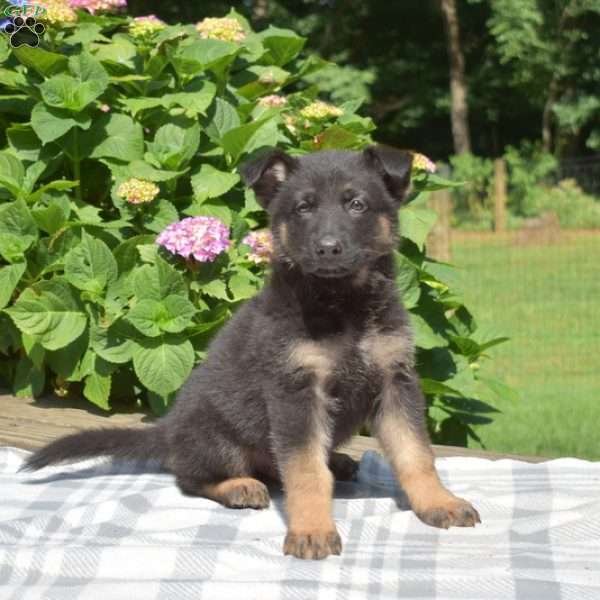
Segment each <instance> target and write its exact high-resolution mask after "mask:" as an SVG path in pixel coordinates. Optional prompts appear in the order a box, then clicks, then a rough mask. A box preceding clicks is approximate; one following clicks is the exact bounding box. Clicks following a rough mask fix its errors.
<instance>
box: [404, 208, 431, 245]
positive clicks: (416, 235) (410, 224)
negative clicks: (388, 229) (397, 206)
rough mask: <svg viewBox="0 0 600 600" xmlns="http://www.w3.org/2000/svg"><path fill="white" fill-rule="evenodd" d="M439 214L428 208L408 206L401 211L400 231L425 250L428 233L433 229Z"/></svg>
mask: <svg viewBox="0 0 600 600" xmlns="http://www.w3.org/2000/svg"><path fill="white" fill-rule="evenodd" d="M436 219H437V215H436V213H435V212H434V211H432V210H429V209H426V208H412V207H410V206H409V207H406V208H403V209H402V210H401V211H400V226H401V227H400V231H401V233H402V235H403V236H404V237H406V238H408V239H409V240H411V241H413V242H414V243H415V244H416V245H417V246H418V247H419V249H420V250H423V247H424V245H425V240H426V239H427V235H428V234H429V232H430V231H431V228H432V227H433V225H434V223H435V221H436Z"/></svg>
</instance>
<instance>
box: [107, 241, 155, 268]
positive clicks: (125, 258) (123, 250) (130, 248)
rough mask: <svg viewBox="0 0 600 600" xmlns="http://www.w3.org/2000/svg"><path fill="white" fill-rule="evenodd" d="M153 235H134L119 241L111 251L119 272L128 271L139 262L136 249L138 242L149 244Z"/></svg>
mask: <svg viewBox="0 0 600 600" xmlns="http://www.w3.org/2000/svg"><path fill="white" fill-rule="evenodd" d="M154 238H155V236H153V235H136V236H134V237H132V238H129V239H127V240H125V241H124V242H121V243H120V244H119V245H118V246H117V247H116V248H115V249H114V252H113V255H114V257H115V259H116V261H117V265H118V266H119V274H120V275H122V274H123V273H128V272H129V271H131V270H132V269H133V268H134V267H135V266H136V265H137V264H138V263H139V253H138V250H137V247H138V245H140V244H151V243H153V242H154Z"/></svg>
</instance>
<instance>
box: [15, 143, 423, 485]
mask: <svg viewBox="0 0 600 600" xmlns="http://www.w3.org/2000/svg"><path fill="white" fill-rule="evenodd" d="M410 168H411V155H409V154H405V153H401V152H398V151H393V150H389V149H382V148H380V147H373V148H369V149H367V150H366V151H364V152H348V151H327V152H319V153H315V154H311V155H306V156H302V157H297V158H292V157H289V156H287V155H286V154H284V153H282V152H280V151H274V152H271V153H269V154H266V155H264V156H262V157H260V158H258V159H256V160H255V161H253V162H252V163H251V164H249V165H247V166H246V167H245V168H244V169H243V175H244V178H245V180H246V182H247V184H248V185H249V186H251V187H253V188H254V189H255V191H256V193H257V196H258V198H259V200H260V202H261V203H262V204H263V206H264V207H265V208H266V209H267V210H268V212H269V214H270V217H271V225H272V230H273V234H274V240H275V256H274V259H273V262H272V274H271V276H270V280H269V282H268V284H267V285H266V286H265V288H264V289H263V290H262V292H261V293H260V294H258V295H257V296H256V297H255V298H253V299H252V300H250V301H249V302H247V303H246V304H245V305H244V306H242V307H241V308H240V309H239V310H238V311H237V313H236V314H235V316H234V318H233V319H232V320H231V321H230V322H229V323H228V324H227V325H226V326H225V327H224V328H223V330H222V331H221V332H220V334H219V335H218V336H217V338H216V339H215V340H214V341H213V342H212V344H211V347H210V350H209V353H208V357H207V359H206V360H205V361H204V362H203V363H202V364H201V365H199V366H198V367H196V368H195V369H194V371H193V372H192V374H191V376H190V377H189V380H188V381H187V383H186V384H185V385H184V386H183V387H182V389H181V391H180V392H179V394H178V397H177V400H176V402H175V404H174V406H173V408H172V410H171V411H170V413H169V414H168V415H166V416H165V417H164V418H162V419H161V420H160V421H159V422H158V424H157V425H155V426H153V427H150V428H147V429H145V430H143V431H138V430H117V429H114V430H100V431H90V432H82V433H78V434H75V435H72V436H67V437H66V438H63V439H60V440H57V441H55V442H53V443H52V444H50V445H49V446H47V447H45V448H43V449H41V450H39V451H38V452H36V453H35V454H34V455H33V456H31V457H30V458H29V459H28V461H27V464H26V468H29V469H38V468H41V467H44V466H46V465H49V464H52V463H57V462H62V461H67V460H74V459H77V458H82V457H89V456H94V455H110V456H114V457H117V458H142V457H153V458H159V459H160V460H161V461H162V463H163V465H164V466H165V467H166V468H167V469H169V470H170V471H171V472H172V473H174V475H175V477H176V480H177V483H178V485H179V486H180V488H181V489H182V490H183V491H184V492H187V493H201V492H198V490H200V489H203V488H202V486H203V484H206V483H211V482H212V483H214V482H219V481H223V480H226V479H229V478H234V477H248V476H261V475H264V476H271V477H272V476H277V474H278V472H279V468H280V466H281V464H282V463H283V462H284V461H285V460H286V459H287V457H289V456H290V455H291V454H293V453H294V452H295V451H296V450H298V449H300V448H302V447H303V445H305V444H306V443H307V440H308V439H309V437H310V436H311V435H312V434H313V433H314V432H313V429H314V427H315V425H314V423H315V414H318V413H319V410H320V409H321V413H319V414H321V419H322V420H324V422H323V423H322V426H323V428H324V429H326V430H327V433H328V436H327V438H326V439H327V442H326V443H327V445H328V447H327V448H326V449H325V450H326V451H328V452H332V451H333V450H334V449H335V448H336V447H337V446H338V445H339V444H340V443H342V442H344V441H346V440H348V438H349V437H350V436H351V435H352V434H353V433H354V432H356V430H357V429H358V428H359V427H360V426H361V425H362V424H363V423H365V422H366V421H369V420H372V421H373V422H374V425H375V426H376V425H377V422H378V420H379V419H381V414H382V411H383V408H382V406H381V394H380V392H381V389H382V385H383V374H382V372H381V370H380V369H379V368H378V367H377V365H373V364H368V362H366V361H365V360H364V357H363V355H362V354H361V351H360V350H359V344H360V343H361V340H363V339H364V337H365V335H366V334H367V333H368V332H373V331H377V332H379V333H381V334H384V335H385V334H388V333H398V332H401V333H402V332H403V334H404V335H406V337H407V347H409V348H410V345H411V341H410V333H409V328H408V318H407V314H406V312H405V310H404V308H403V306H402V304H401V302H400V300H399V298H398V296H397V292H396V286H395V281H394V268H393V257H392V250H393V248H394V247H395V246H396V243H397V226H398V218H397V214H398V207H399V204H400V202H401V201H402V199H403V197H404V195H405V193H406V190H407V187H408V184H409V176H410ZM302 340H304V341H311V342H314V343H316V344H321V343H323V344H327V343H333V344H334V347H335V353H336V356H337V359H336V363H335V365H334V367H333V368H332V369H331V371H330V372H329V373H327V377H326V380H325V381H324V382H323V386H324V392H325V395H326V398H327V399H328V401H327V403H326V406H325V407H323V406H319V403H320V402H321V403H322V402H323V399H322V398H320V399H319V398H317V397H316V396H315V391H314V377H315V376H314V373H313V372H312V371H311V370H309V369H303V368H299V367H298V366H297V365H295V366H294V365H293V364H291V363H290V359H289V358H290V349H291V348H292V345H293V344H295V343H297V342H299V341H302ZM398 361H399V362H398V364H396V365H395V366H394V370H393V374H392V375H393V385H394V386H395V387H396V389H397V390H398V391H399V392H400V393H399V394H398V397H399V398H401V401H399V402H401V405H399V406H398V407H396V408H397V409H398V410H401V411H402V414H403V415H405V418H406V419H408V421H409V423H410V425H411V428H412V429H413V430H414V431H415V433H416V435H417V436H420V437H421V438H422V439H423V443H424V444H428V439H427V433H426V428H425V422H424V399H423V396H422V394H421V392H420V388H419V385H418V380H417V377H416V374H415V372H414V370H413V368H412V364H411V361H412V351H410V352H409V353H408V354H407V355H405V356H401V357H398ZM323 409H324V411H323ZM388 409H389V407H388ZM392 409H393V408H392ZM323 414H324V415H325V417H323Z"/></svg>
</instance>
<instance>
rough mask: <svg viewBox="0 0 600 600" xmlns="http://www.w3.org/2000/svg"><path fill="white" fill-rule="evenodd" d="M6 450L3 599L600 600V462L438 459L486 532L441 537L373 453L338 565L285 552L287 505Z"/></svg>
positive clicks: (343, 517) (1, 470)
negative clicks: (187, 490)
mask: <svg viewBox="0 0 600 600" xmlns="http://www.w3.org/2000/svg"><path fill="white" fill-rule="evenodd" d="M25 454H26V453H25V452H23V451H21V450H16V449H14V448H1V449H0V599H1V600H9V599H10V600H29V599H34V598H35V599H47V600H58V599H61V600H62V599H65V600H79V599H89V600H116V599H124V600H137V599H140V600H151V599H161V600H162V599H164V600H169V599H173V600H186V599H188V598H189V599H190V600H201V599H215V600H230V599H231V600H233V599H235V600H252V599H257V600H270V599H275V598H277V599H282V600H283V599H285V600H292V599H298V600H313V599H323V600H325V599H332V600H333V599H337V600H340V599H361V600H362V599H365V598H386V599H387V598H390V599H391V598H394V599H395V598H413V599H420V598H435V599H442V598H448V599H459V598H460V599H463V598H469V599H473V600H485V599H488V598H495V599H496V598H497V599H499V600H508V599H513V598H516V599H527V600H529V599H534V598H539V599H541V600H555V599H557V598H565V599H573V600H586V599H590V600H592V599H593V600H598V599H599V598H600V552H599V550H600V463H590V462H586V461H581V460H575V459H561V460H555V461H550V462H546V463H543V464H536V465H532V464H526V463H522V462H516V461H511V460H501V461H497V462H492V461H488V460H483V459H475V458H449V459H439V460H438V461H437V464H438V467H439V469H440V472H441V476H442V479H443V480H444V481H445V483H446V484H447V485H448V486H449V487H450V488H451V489H452V490H453V491H454V492H455V493H457V494H459V495H462V496H464V497H466V498H468V499H469V500H471V501H472V502H473V504H474V505H475V506H476V507H477V508H478V509H479V512H480V513H481V517H482V520H483V524H482V525H480V526H478V527H476V528H475V529H450V530H448V531H441V530H437V529H433V528H431V527H427V526H426V525H424V524H422V523H421V522H420V521H419V520H418V519H417V518H416V517H415V516H414V514H413V513H411V512H409V511H407V510H405V509H404V510H403V509H402V507H403V506H404V508H405V499H404V498H402V496H401V495H400V496H399V502H400V508H399V507H398V505H397V500H395V499H394V496H397V497H398V494H397V491H396V490H395V485H394V482H393V479H392V476H391V473H390V471H389V468H388V466H387V465H386V463H385V462H384V461H383V459H382V458H381V457H380V456H379V455H378V454H376V453H374V452H368V453H367V454H365V456H364V458H363V460H362V462H361V465H360V471H359V480H358V482H357V483H348V484H343V485H338V487H337V488H336V495H335V503H334V505H335V519H336V522H337V525H338V529H339V531H340V534H341V536H342V539H343V541H344V550H343V554H342V556H340V557H330V558H328V559H326V560H324V561H300V560H297V559H295V558H292V557H284V556H283V555H282V551H281V549H282V543H283V536H284V533H285V522H284V515H283V508H282V497H281V494H278V493H277V492H276V491H275V492H274V501H273V503H272V506H271V508H269V509H268V510H265V511H261V512H255V511H252V510H239V511H232V510H228V509H224V508H221V507H220V506H218V505H217V504H215V503H214V502H211V501H209V500H204V499H201V498H188V497H185V496H182V495H181V494H180V493H179V491H178V489H177V488H176V487H175V485H174V482H173V479H172V477H171V476H170V475H168V474H165V473H161V472H159V471H158V470H156V469H154V470H152V469H150V470H148V466H147V465H146V466H145V467H144V465H139V464H111V463H109V462H101V461H86V462H82V463H78V464H76V465H71V466H67V467H59V468H52V469H47V470H45V471H42V472H39V473H36V474H34V475H31V474H22V473H19V474H17V470H18V468H19V466H20V464H21V462H22V460H23V457H24V456H25Z"/></svg>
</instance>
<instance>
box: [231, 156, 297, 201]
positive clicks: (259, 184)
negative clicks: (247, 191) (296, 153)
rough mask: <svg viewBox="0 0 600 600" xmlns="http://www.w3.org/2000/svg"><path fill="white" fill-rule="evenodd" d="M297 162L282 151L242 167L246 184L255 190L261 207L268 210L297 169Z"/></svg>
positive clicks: (254, 160)
mask: <svg viewBox="0 0 600 600" xmlns="http://www.w3.org/2000/svg"><path fill="white" fill-rule="evenodd" d="M296 166H297V161H296V159H295V158H292V157H291V156H289V155H288V154H286V153H285V152H282V151H281V150H271V151H269V152H267V153H266V154H262V155H261V156H259V157H258V158H254V159H252V160H250V161H248V162H247V163H244V164H243V165H242V166H241V167H240V173H241V175H242V179H243V180H244V183H245V184H246V185H247V186H248V187H250V188H252V189H253V190H254V193H255V194H256V197H257V199H258V201H259V202H260V205H261V206H262V207H263V208H264V209H268V207H269V204H270V203H271V200H273V198H274V197H275V195H276V194H277V191H278V190H279V188H280V187H281V184H282V183H283V182H284V181H285V180H286V179H287V178H288V177H289V175H290V173H291V172H292V171H293V170H294V169H295V168H296Z"/></svg>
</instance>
